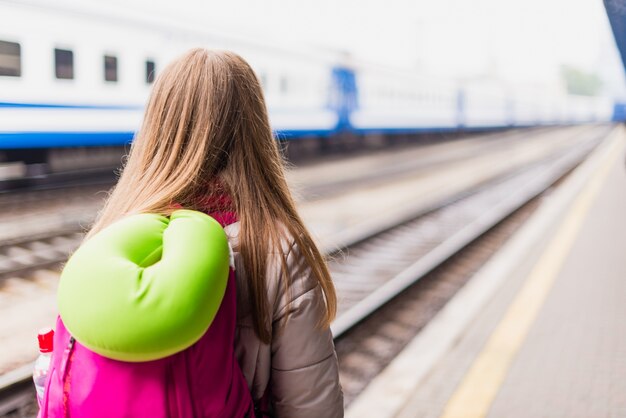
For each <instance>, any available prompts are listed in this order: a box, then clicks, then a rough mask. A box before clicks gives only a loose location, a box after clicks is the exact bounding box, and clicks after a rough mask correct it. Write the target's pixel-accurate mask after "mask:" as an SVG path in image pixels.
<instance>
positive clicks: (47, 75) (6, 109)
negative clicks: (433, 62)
mask: <svg viewBox="0 0 626 418" xmlns="http://www.w3.org/2000/svg"><path fill="white" fill-rule="evenodd" d="M77 4H78V3H77ZM76 7H78V6H76ZM102 7H105V6H102ZM198 46H200V47H207V48H216V49H228V50H233V51H235V52H237V53H239V54H240V55H242V56H243V57H244V58H245V59H246V60H247V61H248V62H250V64H251V65H252V66H253V68H254V69H255V71H256V72H257V75H258V76H259V78H260V80H261V82H262V84H263V88H264V92H265V95H266V100H267V104H268V108H269V112H270V119H271V123H272V127H273V129H274V130H275V131H277V132H278V134H279V135H284V136H285V137H287V138H289V137H298V136H303V135H316V136H324V135H330V134H333V133H337V132H339V131H346V130H347V131H353V132H356V133H368V132H373V131H376V132H388V133H394V132H411V131H440V130H457V129H485V128H497V127H507V126H525V125H536V124H558V123H583V122H590V121H603V120H610V119H611V115H612V111H613V103H611V102H610V101H609V100H606V99H602V98H589V97H571V96H567V95H565V94H563V93H559V92H527V91H524V90H521V89H517V88H515V87H514V86H507V85H505V84H503V83H500V82H498V81H496V80H479V81H472V82H469V81H466V82H463V83H459V82H457V81H454V80H441V79H433V78H426V77H422V76H418V75H415V74H411V73H409V72H405V71H397V70H390V69H383V68H380V67H375V66H371V65H365V64H355V63H351V64H347V65H345V64H343V63H342V59H341V58H340V57H339V54H335V53H330V52H329V53H321V52H312V51H300V50H294V49H293V48H284V47H275V46H269V45H266V44H263V43H262V42H258V41H256V40H249V39H241V38H236V37H232V36H230V37H224V36H220V35H217V34H215V33H214V32H212V31H211V29H210V28H205V27H198V26H190V25H187V24H183V23H172V22H164V21H162V20H159V19H157V18H152V17H146V16H141V15H127V14H124V13H123V12H114V11H111V10H108V11H107V10H106V9H101V10H94V9H85V8H78V9H76V8H74V9H70V8H68V7H65V6H62V5H57V4H56V3H54V2H52V3H51V2H46V1H43V0H31V1H26V0H24V1H21V2H19V3H18V2H14V1H7V0H0V149H11V148H55V147H65V146H85V145H119V144H123V143H127V142H129V141H130V140H131V139H132V136H133V134H134V132H135V131H136V130H137V129H138V127H139V125H140V123H141V117H142V112H143V108H144V105H145V102H146V99H147V96H148V94H149V92H150V87H151V82H150V80H149V74H150V69H151V68H154V69H155V72H156V73H157V74H158V73H159V71H160V70H162V69H163V68H164V67H165V66H166V65H167V63H168V62H169V61H171V60H172V59H173V58H174V57H176V56H178V55H180V54H181V53H182V52H184V51H185V50H187V49H189V48H192V47H198ZM16 51H17V52H16ZM70 55H71V64H72V65H71V69H70V66H69V65H68V60H69V58H68V57H69V56H70ZM105 57H106V58H105ZM16 60H17V61H16ZM16 63H17V64H16ZM16 65H17V67H16ZM15 68H17V70H16V71H17V72H18V73H19V74H18V75H16V74H8V75H7V72H9V73H10V72H11V71H13V70H15ZM2 74H3V75H2ZM70 76H71V77H70Z"/></svg>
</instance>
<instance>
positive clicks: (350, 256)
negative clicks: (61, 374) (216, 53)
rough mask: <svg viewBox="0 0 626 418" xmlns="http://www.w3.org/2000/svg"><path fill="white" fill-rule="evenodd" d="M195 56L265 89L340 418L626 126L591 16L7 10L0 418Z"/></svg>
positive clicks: (406, 1) (1, 14)
mask: <svg viewBox="0 0 626 418" xmlns="http://www.w3.org/2000/svg"><path fill="white" fill-rule="evenodd" d="M608 3H611V4H613V5H614V6H615V5H617V6H619V4H618V3H619V2H608ZM617 6H616V7H617ZM616 10H621V9H619V7H617V9H616ZM616 15H619V13H616ZM192 47H206V48H214V49H228V50H233V51H235V52H237V53H239V54H240V55H241V56H242V57H244V58H245V59H246V60H247V61H248V62H249V63H250V64H251V65H252V67H253V68H254V70H255V71H256V73H257V76H258V78H259V80H260V81H261V84H262V86H263V89H264V93H265V96H266V100H267V104H268V108H269V112H270V119H271V124H272V128H273V129H274V131H275V134H276V138H277V141H279V143H280V146H281V149H282V150H283V152H284V155H285V157H286V159H287V160H288V161H289V162H290V168H289V170H288V179H289V182H290V185H291V187H292V189H293V191H294V193H295V194H296V196H297V200H298V206H299V210H300V212H301V214H302V216H303V217H304V219H305V221H306V223H307V226H308V227H309V228H310V229H311V231H312V232H313V234H314V235H315V237H316V239H317V240H318V243H319V245H320V248H321V249H322V250H323V252H324V253H325V254H326V255H328V256H329V257H330V267H331V271H332V273H333V278H334V280H335V283H336V287H337V291H338V295H339V300H340V306H339V314H338V318H337V320H336V321H335V323H334V324H333V332H334V334H335V337H336V345H337V350H338V353H339V359H340V364H341V379H342V384H343V387H344V392H345V397H346V407H347V408H349V407H350V405H351V403H352V402H353V401H355V400H356V399H357V398H358V397H359V395H360V394H361V393H363V391H364V390H365V388H366V387H367V386H368V384H369V383H370V382H371V381H372V380H373V379H375V378H376V377H377V376H378V375H379V374H380V373H381V371H383V370H384V369H385V368H386V367H387V366H388V365H389V364H390V363H391V362H392V361H393V359H394V358H396V356H397V355H398V354H399V353H400V352H401V351H402V349H403V348H404V347H405V346H407V344H408V343H409V342H410V341H411V339H412V338H414V337H415V336H416V335H418V334H419V332H420V331H421V330H422V328H424V327H426V326H427V325H428V323H429V321H431V320H432V318H434V317H435V316H436V315H437V313H438V312H439V311H440V310H441V309H442V307H443V306H445V305H446V303H447V302H448V301H450V300H452V298H453V297H454V295H455V294H456V292H457V291H458V290H459V289H461V288H462V287H463V286H464V284H465V283H466V282H468V281H469V280H470V279H471V278H472V277H473V276H474V274H475V273H476V271H478V270H479V269H480V268H481V266H483V265H484V264H485V263H487V262H488V260H490V259H491V258H492V257H495V256H496V255H497V254H498V250H499V249H500V248H501V247H502V246H503V245H505V243H506V242H507V241H508V239H509V238H510V237H511V236H513V235H514V233H515V232H516V231H517V229H518V228H520V227H521V226H522V225H523V224H524V222H525V221H526V220H527V219H529V218H530V217H531V215H532V214H533V213H534V212H535V211H536V210H537V209H538V208H539V207H540V206H541V204H542V202H543V199H544V198H545V197H546V196H547V195H549V194H550V193H552V192H553V191H554V190H555V189H556V188H558V187H559V185H560V184H561V183H562V182H564V181H565V180H566V179H567V178H568V176H569V175H570V174H571V173H572V172H574V171H575V169H576V168H577V167H578V166H579V165H581V164H582V163H583V162H584V161H585V160H586V159H587V158H588V156H589V155H591V153H593V152H594V150H596V149H597V148H598V146H599V145H600V144H602V143H603V141H604V139H605V138H607V137H608V136H609V135H611V134H614V133H615V132H616V129H621V128H620V126H621V124H622V122H623V121H624V119H625V118H626V84H625V77H624V66H623V63H622V61H621V59H620V54H619V51H618V48H617V47H616V40H615V37H614V34H613V32H612V28H611V25H610V24H609V20H608V18H607V12H606V9H605V6H604V5H603V4H602V3H601V2H598V1H592V0H581V1H576V2H572V1H566V0H549V1H546V0H541V1H540V0H527V1H523V2H521V1H510V0H475V1H472V2H468V1H461V0H438V1H434V0H419V1H416V0H388V1H386V2H381V1H356V0H342V1H330V0H317V1H308V0H301V1H298V2H293V1H291V2H288V1H284V0H268V1H264V2H258V1H251V0H233V1H228V2H218V1H200V0H179V1H176V2H172V1H165V0H150V1H148V0H124V1H120V0H110V1H107V2H99V1H95V0H81V1H78V0H56V1H54V2H49V1H44V0H0V209H1V210H0V318H2V320H1V322H0V376H1V377H0V394H1V396H0V416H11V417H18V416H24V417H31V416H34V414H35V413H36V409H37V408H36V405H35V403H34V401H33V399H34V396H33V391H32V376H31V374H32V367H33V365H32V363H33V361H34V360H35V358H36V357H37V355H38V347H37V341H36V335H37V331H38V329H40V328H41V327H45V326H53V325H54V322H55V319H56V314H57V308H56V302H55V292H56V287H57V283H58V277H59V274H58V271H59V268H60V266H61V263H63V262H64V261H65V260H66V259H67V257H68V255H69V254H70V253H71V252H72V251H73V250H74V249H75V248H76V247H77V245H78V244H79V243H80V241H81V239H82V237H83V233H84V230H85V229H86V228H88V226H89V225H90V223H91V222H92V221H93V219H94V218H95V216H96V214H97V212H98V210H99V209H100V208H101V206H102V203H103V200H104V199H105V197H106V193H107V191H108V190H109V189H110V188H111V187H112V185H113V184H114V182H115V179H116V175H117V174H118V172H119V168H120V167H121V164H122V161H123V156H124V155H125V154H126V153H127V151H128V149H129V144H130V143H131V141H132V138H133V136H134V133H135V132H136V130H137V129H138V127H139V126H140V123H141V118H142V114H143V108H144V105H145V102H146V99H147V97H148V95H149V93H150V89H151V86H152V84H153V82H154V80H155V78H156V77H158V75H159V73H160V71H161V70H162V69H163V68H165V66H166V65H167V64H168V63H169V62H170V61H171V60H172V59H174V58H175V57H177V56H178V55H180V54H181V53H183V52H185V51H186V50H188V49H189V48H192ZM373 248H375V249H376V251H374V250H373ZM381 248H384V249H385V250H384V251H382V253H383V254H384V256H383V257H380V256H379V254H380V252H381V251H380V249H381ZM373 251H374V252H373ZM425 289H426V290H425ZM398 312H400V313H398ZM407 312H408V313H407ZM398 318H401V319H398ZM402 318H403V319H402ZM407 318H409V319H407ZM398 323H401V325H398ZM357 348H358V349H357ZM433 402H434V401H433ZM440 402H444V401H440ZM432 410H433V411H436V410H437V408H433V409H432ZM427 415H428V414H421V413H420V414H418V415H415V416H427ZM435 415H436V414H435ZM435 415H433V416H435ZM372 416H378V415H372ZM407 416H408V415H407ZM468 416H473V415H468Z"/></svg>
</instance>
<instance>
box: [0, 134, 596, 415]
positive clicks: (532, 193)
mask: <svg viewBox="0 0 626 418" xmlns="http://www.w3.org/2000/svg"><path fill="white" fill-rule="evenodd" d="M607 129H608V128H607ZM607 129H605V130H602V129H599V128H598V129H595V130H594V131H593V132H592V134H593V135H592V136H591V137H590V138H589V139H588V140H586V141H584V142H583V143H582V144H580V146H578V147H576V148H574V149H572V150H570V151H568V152H567V153H566V154H564V155H552V156H549V157H547V158H545V159H544V160H541V161H538V162H536V163H534V164H532V165H531V166H528V167H525V168H524V169H522V170H518V171H516V172H512V173H508V174H507V175H506V176H504V177H502V178H498V179H497V180H495V181H492V182H490V183H489V184H485V185H483V186H481V187H479V188H476V189H474V190H470V191H466V192H464V193H463V194H461V195H458V196H455V197H454V198H453V199H449V200H448V201H446V202H442V203H441V204H440V205H438V206H436V207H431V208H429V209H428V210H422V211H420V212H419V213H414V214H413V216H412V218H411V219H407V218H403V219H401V220H398V221H397V222H396V223H395V224H394V225H392V226H391V227H389V228H386V229H385V230H383V231H381V230H378V231H375V232H373V233H371V234H369V235H368V236H364V237H362V238H361V239H358V240H353V242H351V243H350V244H349V245H348V246H346V247H345V248H342V249H341V251H340V252H334V253H333V254H331V261H330V269H331V271H332V274H333V277H334V279H335V283H336V287H337V290H338V294H339V298H340V311H339V315H338V318H337V320H336V321H335V322H334V323H333V326H332V328H333V332H334V334H335V338H336V344H337V351H338V354H339V356H340V364H341V371H340V373H341V377H342V384H343V386H344V391H345V395H346V403H347V404H349V402H351V400H352V399H354V397H355V396H357V395H358V393H359V392H360V391H361V390H362V389H363V388H364V387H365V384H366V383H367V381H369V380H370V379H371V378H372V377H373V375H371V373H377V372H378V371H380V370H381V369H382V368H383V367H384V365H385V364H387V363H388V362H389V361H390V360H391V359H392V358H393V355H394V353H397V352H398V351H399V349H401V347H402V346H403V344H405V343H404V342H403V341H404V340H405V339H406V338H408V335H410V336H414V335H415V333H416V332H417V331H418V330H419V329H421V327H423V326H424V325H425V323H427V321H428V319H429V318H430V317H432V316H433V315H434V313H435V312H436V311H437V310H438V309H439V308H440V307H441V306H443V304H444V303H445V301H447V300H448V299H449V298H450V297H452V295H453V294H454V291H453V290H454V289H456V288H460V286H462V284H463V283H464V282H465V281H466V279H459V278H467V277H470V276H471V271H473V270H472V269H473V267H471V266H474V265H476V263H478V264H480V262H478V261H477V260H479V259H480V257H477V256H475V255H473V256H472V255H470V256H469V259H470V260H471V262H467V261H464V262H463V261H461V264H463V265H465V266H466V267H465V271H464V272H458V271H457V273H454V274H452V276H453V277H455V279H454V280H453V282H454V283H455V284H454V285H451V284H450V283H449V282H450V281H449V280H448V281H446V280H435V279H432V278H431V277H433V276H436V275H437V274H442V273H441V269H444V267H445V266H452V267H450V268H452V269H453V270H455V269H456V270H458V269H459V267H458V265H457V264H455V263H457V261H458V260H459V259H461V260H462V259H463V257H464V256H463V255H462V254H467V251H471V250H472V248H474V249H475V248H476V246H477V245H478V246H479V247H480V245H479V244H477V243H479V242H485V240H487V242H490V241H489V238H488V237H490V236H493V235H494V234H496V235H497V232H494V231H502V230H505V231H506V230H507V228H505V227H502V225H503V224H505V223H507V222H509V223H511V222H512V223H513V224H515V222H516V221H514V220H515V219H517V220H518V221H517V222H520V221H519V219H522V218H523V216H521V215H520V213H524V211H528V210H529V209H528V208H529V207H532V205H533V203H532V202H536V201H537V199H538V197H539V196H541V195H542V193H546V191H547V190H549V189H550V187H552V186H553V185H554V184H555V183H556V182H558V181H559V180H560V179H561V178H563V177H564V176H565V175H566V174H567V173H568V172H570V171H571V170H572V169H573V168H574V167H576V165H577V164H579V163H580V162H581V161H582V160H583V159H584V157H585V156H586V155H587V154H588V153H589V152H590V151H591V150H592V149H593V148H594V147H595V145H597V144H598V143H599V142H600V140H601V139H602V138H603V137H605V136H606V133H607V132H606V131H607ZM65 234H66V235H64V238H61V239H62V242H61V243H59V242H58V241H55V240H58V239H59V237H55V236H54V234H50V236H47V237H39V238H38V239H35V240H31V241H28V240H23V241H21V242H18V241H14V242H12V243H9V244H11V245H9V246H3V247H0V277H9V276H11V275H13V276H15V275H17V274H20V273H19V272H24V271H29V270H33V269H37V268H41V267H36V266H35V264H31V265H29V260H33V259H34V258H37V259H38V260H39V261H38V262H39V263H41V265H44V266H52V265H55V264H58V263H59V262H62V261H64V260H65V259H66V257H67V253H68V252H70V251H71V250H72V249H73V248H74V247H75V246H76V245H77V244H78V243H79V242H80V238H81V235H80V233H78V232H77V231H65ZM501 239H502V238H500V240H501ZM495 241H498V239H496V240H495ZM491 242H492V244H489V245H491V247H490V248H491V250H490V251H491V252H494V251H495V249H497V245H496V246H495V249H493V248H494V246H493V239H492V240H491ZM44 247H46V248H47V251H48V252H47V254H48V255H47V256H46V257H39V256H36V257H34V256H33V255H32V254H31V255H30V256H29V255H27V253H28V251H29V250H31V252H37V251H39V249H43V248H44ZM11 248H13V250H10V249H11ZM15 248H20V249H22V250H25V251H22V252H21V253H20V251H16V250H15ZM61 248H62V250H60V251H59V249H61ZM5 249H6V250H5ZM490 251H487V250H484V249H483V250H480V249H479V250H478V252H479V253H480V254H482V255H483V256H484V255H485V254H488V253H490ZM43 253H45V251H44V252H42V254H43ZM15 254H17V255H18V256H19V257H14V255H15ZM3 256H5V257H6V258H5V259H3V258H2V257H3ZM20 257H21V258H20ZM17 260H21V261H20V262H19V263H17ZM455 260H457V261H455ZM467 265H469V266H470V267H467ZM455 266H456V267H455ZM3 268H4V270H2V269H3ZM11 269H15V270H13V271H12V270H11ZM461 270H462V269H461ZM474 271H475V270H474ZM443 274H444V275H445V274H448V275H450V273H445V272H444V273H443ZM429 286H430V287H431V288H432V287H433V286H434V287H436V286H439V287H442V288H444V290H445V291H444V292H443V293H445V294H446V295H447V296H445V297H441V296H437V297H433V296H432V295H431V296H428V295H429V294H430V293H429V291H428V290H426V291H424V290H417V291H416V290H415V289H416V288H423V287H427V288H428V287H429ZM416 292H417V294H418V296H415V294H416ZM411 293H412V294H413V297H411V298H409V299H408V301H416V300H421V302H419V303H413V304H411V303H409V302H408V301H407V298H406V296H403V295H405V294H411ZM419 295H422V296H419ZM401 300H404V302H399V301H401ZM408 305H411V306H410V307H408V308H407V306H408ZM393 306H402V307H403V308H393ZM396 311H398V312H400V313H399V314H394V315H396V316H398V317H399V318H400V319H399V320H398V319H394V318H395V317H394V315H392V314H391V313H390V312H396ZM402 312H404V313H402ZM407 312H408V313H407ZM392 317H393V318H392ZM407 323H408V325H407ZM372 324H374V325H372ZM364 330H365V331H364ZM373 330H375V331H373ZM408 331H410V332H408ZM399 335H404V337H399ZM376 353H378V355H377V354H376ZM359 364H360V365H361V366H358V365H359ZM368 370H369V371H368ZM20 373H21V375H20ZM3 378H4V380H0V416H5V415H6V414H7V413H8V412H9V411H11V410H15V409H16V405H17V406H18V408H17V411H21V412H15V413H14V414H13V415H8V416H11V417H18V416H32V413H31V412H28V411H29V408H30V410H33V408H34V405H33V403H32V399H33V398H32V396H30V395H25V393H26V392H28V393H30V394H31V395H32V385H31V381H30V370H29V368H28V367H26V368H23V370H21V371H17V372H16V373H14V375H13V376H11V379H8V378H7V377H6V375H5V377H3ZM29 396H30V400H31V401H30V403H29V404H26V405H23V404H21V402H23V401H24V400H25V399H29ZM20 413H24V414H26V415H19V414H20ZM29 413H31V415H28V414H29ZM16 414H17V415H16Z"/></svg>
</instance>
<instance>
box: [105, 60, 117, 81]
mask: <svg viewBox="0 0 626 418" xmlns="http://www.w3.org/2000/svg"><path fill="white" fill-rule="evenodd" d="M104 80H105V81H117V57H114V56H112V55H105V56H104Z"/></svg>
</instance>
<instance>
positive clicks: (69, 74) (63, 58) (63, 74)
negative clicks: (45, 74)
mask: <svg viewBox="0 0 626 418" xmlns="http://www.w3.org/2000/svg"><path fill="white" fill-rule="evenodd" d="M54 73H55V75H56V78H59V79H62V80H72V79H73V78H74V51H71V50H69V49H58V48H55V49H54Z"/></svg>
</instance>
